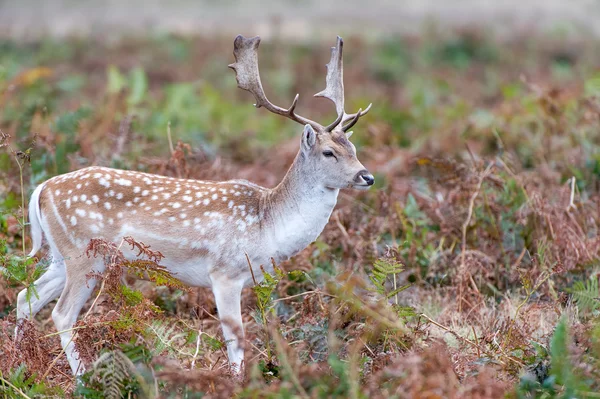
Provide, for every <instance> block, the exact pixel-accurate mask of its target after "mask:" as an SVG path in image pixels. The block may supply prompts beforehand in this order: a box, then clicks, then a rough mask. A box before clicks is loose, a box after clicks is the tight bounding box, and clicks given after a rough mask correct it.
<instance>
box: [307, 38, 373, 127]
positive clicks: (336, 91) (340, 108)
mask: <svg viewBox="0 0 600 399" xmlns="http://www.w3.org/2000/svg"><path fill="white" fill-rule="evenodd" d="M343 49H344V41H343V40H342V38H341V37H339V36H338V37H337V43H336V45H335V47H332V48H331V60H330V61H329V64H327V78H326V87H325V90H323V91H320V92H318V93H317V94H315V97H325V98H328V99H330V100H331V101H333V103H334V104H335V110H336V112H337V118H336V120H335V121H334V122H333V123H332V124H331V125H329V126H327V127H325V131H327V132H331V131H332V130H333V129H335V128H336V127H337V126H339V125H340V124H342V130H343V131H344V132H346V131H348V129H350V128H351V127H352V126H354V124H355V123H356V122H358V119H359V118H360V117H361V116H363V115H365V114H366V113H367V112H369V110H370V109H371V105H373V104H369V106H368V107H367V108H366V109H365V110H364V111H363V110H362V108H361V109H359V110H358V112H357V113H355V114H347V113H346V111H345V110H344V64H343V61H342V56H343V54H342V51H343ZM348 121H350V123H347V124H346V125H344V124H345V123H346V122H348Z"/></svg>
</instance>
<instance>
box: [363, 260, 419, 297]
mask: <svg viewBox="0 0 600 399" xmlns="http://www.w3.org/2000/svg"><path fill="white" fill-rule="evenodd" d="M403 271H404V265H403V264H402V263H400V262H398V261H395V260H389V259H384V258H379V259H377V260H376V261H375V263H374V264H373V271H372V272H371V273H372V274H371V275H370V276H369V279H370V280H371V282H372V283H373V285H375V291H376V292H377V293H379V294H381V295H383V296H385V297H386V298H388V299H389V298H391V297H393V296H395V295H397V294H398V293H400V292H402V291H404V290H405V289H407V288H408V287H410V284H406V285H403V286H402V287H397V286H396V275H397V274H399V273H402V272H403ZM388 278H391V279H392V280H393V283H394V288H393V289H392V290H391V291H388V289H387V288H386V282H387V281H388Z"/></svg>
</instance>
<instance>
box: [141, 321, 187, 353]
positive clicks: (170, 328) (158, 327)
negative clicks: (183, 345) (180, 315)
mask: <svg viewBox="0 0 600 399" xmlns="http://www.w3.org/2000/svg"><path fill="white" fill-rule="evenodd" d="M175 326H176V324H172V323H170V322H168V321H161V320H155V321H153V322H152V323H151V324H150V325H149V326H148V328H147V330H146V331H148V332H150V333H152V334H153V335H155V336H156V340H155V341H154V349H153V350H152V353H153V354H154V355H159V354H160V353H161V352H162V351H164V350H166V349H167V350H169V351H170V352H175V351H178V350H177V349H175V348H174V347H173V343H174V342H175V341H176V340H178V339H179V338H183V337H185V336H186V334H185V333H182V332H177V331H176V330H175Z"/></svg>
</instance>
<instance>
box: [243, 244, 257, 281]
mask: <svg viewBox="0 0 600 399" xmlns="http://www.w3.org/2000/svg"><path fill="white" fill-rule="evenodd" d="M244 255H246V260H247V261H248V267H249V268H250V274H252V281H254V285H256V284H257V283H256V278H254V270H252V263H250V258H249V257H248V253H247V252H244Z"/></svg>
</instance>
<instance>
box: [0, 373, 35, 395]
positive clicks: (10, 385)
mask: <svg viewBox="0 0 600 399" xmlns="http://www.w3.org/2000/svg"><path fill="white" fill-rule="evenodd" d="M0 381H2V383H3V384H6V385H8V386H9V387H11V388H12V389H14V390H15V392H17V393H19V394H20V395H21V396H22V397H24V398H26V399H31V398H30V397H29V396H27V395H26V394H25V392H23V391H21V390H20V389H19V388H17V387H16V386H14V385H13V384H11V383H10V381H8V380H7V379H5V378H4V377H2V376H0Z"/></svg>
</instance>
